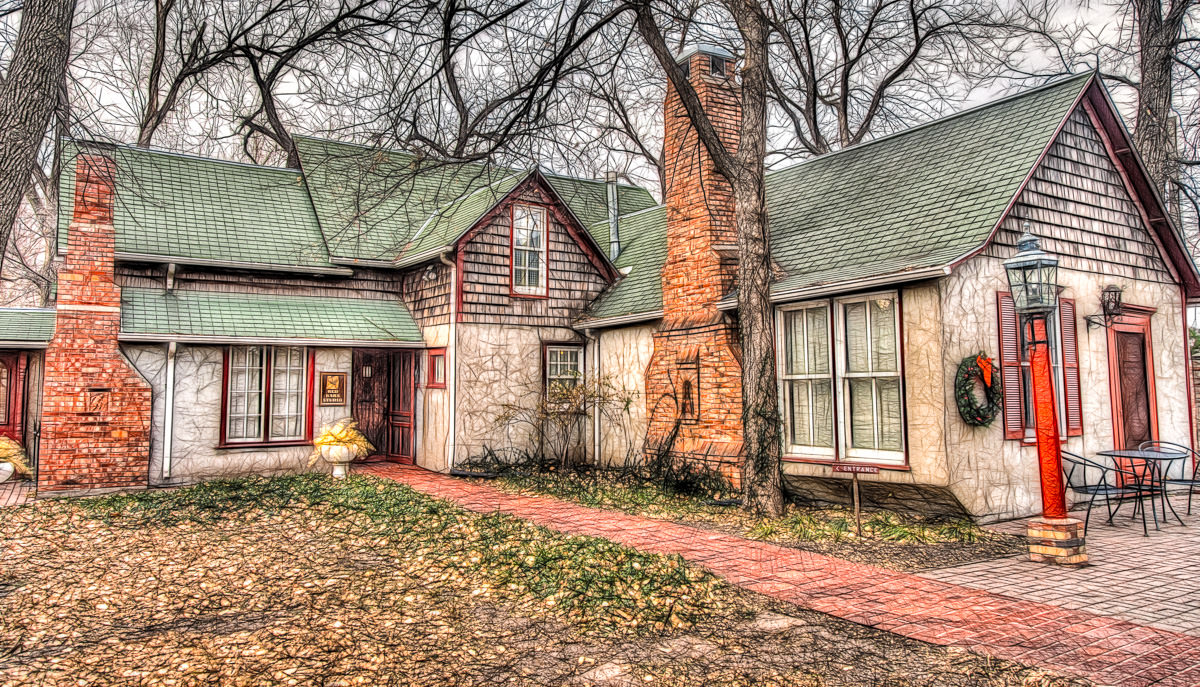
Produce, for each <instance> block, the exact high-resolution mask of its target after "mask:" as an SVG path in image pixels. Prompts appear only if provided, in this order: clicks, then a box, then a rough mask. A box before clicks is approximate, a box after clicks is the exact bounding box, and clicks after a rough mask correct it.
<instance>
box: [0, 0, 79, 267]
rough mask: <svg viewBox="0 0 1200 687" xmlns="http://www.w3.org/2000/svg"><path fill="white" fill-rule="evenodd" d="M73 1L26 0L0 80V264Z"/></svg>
mask: <svg viewBox="0 0 1200 687" xmlns="http://www.w3.org/2000/svg"><path fill="white" fill-rule="evenodd" d="M74 13H75V1H74V0H26V1H25V4H24V7H23V8H22V10H21V26H20V31H19V33H18V34H17V43H16V46H15V48H14V50H13V54H12V61H11V62H10V63H9V66H8V73H7V74H6V75H5V77H4V81H3V83H0V267H3V265H4V253H5V249H7V247H8V240H9V237H10V236H11V234H12V227H13V223H14V222H15V221H16V217H17V211H18V209H19V208H20V204H21V197H22V196H23V195H24V193H25V191H26V189H27V188H28V187H29V183H30V171H31V170H32V169H33V166H34V165H35V164H37V151H38V147H39V146H40V145H41V143H42V140H43V139H44V138H45V136H46V130H47V128H48V127H49V125H50V115H52V114H53V113H54V109H55V106H56V105H57V104H58V96H59V90H60V85H61V84H62V80H63V75H64V73H65V72H66V68H67V56H68V53H69V52H70V38H71V20H72V17H73V16H74Z"/></svg>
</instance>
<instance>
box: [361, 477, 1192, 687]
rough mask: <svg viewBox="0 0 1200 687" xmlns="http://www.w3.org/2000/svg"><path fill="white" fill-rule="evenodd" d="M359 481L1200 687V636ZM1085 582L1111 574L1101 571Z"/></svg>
mask: <svg viewBox="0 0 1200 687" xmlns="http://www.w3.org/2000/svg"><path fill="white" fill-rule="evenodd" d="M358 471H359V472H362V473H365V474H371V475H376V476H379V477H385V478H388V479H393V480H396V481H398V482H401V483H404V484H407V485H409V486H411V487H412V488H414V489H417V490H419V491H421V492H424V493H426V494H429V495H431V496H435V497H438V498H444V499H447V500H449V501H452V502H454V503H457V504H459V505H461V506H463V507H464V508H468V509H470V510H473V511H477V512H502V513H507V514H510V515H514V516H516V517H520V518H524V519H526V520H530V521H532V522H536V523H538V524H541V525H544V526H546V527H550V528H553V529H556V530H559V531H561V532H565V533H569V534H578V535H588V536H596V537H604V538H606V539H609V540H612V541H615V542H618V543H620V544H624V545H626V546H631V547H634V548H637V549H640V550H643V551H647V552H652V553H661V554H679V555H681V556H683V557H684V558H686V559H688V560H690V561H693V562H695V563H697V564H699V565H702V566H704V567H705V568H708V569H709V570H711V571H712V572H714V573H715V574H717V575H720V576H721V577H723V578H725V579H726V580H728V581H730V582H732V583H734V584H737V585H740V586H742V587H744V588H746V589H748V590H751V591H755V592H759V593H763V594H767V595H769V596H773V597H775V598H778V599H781V600H783V601H788V602H791V603H795V604H797V605H800V606H804V607H806V608H811V609H814V610H817V611H821V612H823V613H828V614H830V615H833V616H837V617H840V618H844V619H846V620H850V621H852V622H856V623H860V624H862V625H867V626H870V627H876V628H880V629H883V630H888V631H891V632H895V633H898V634H901V635H904V636H907V637H911V638H913V639H918V640H922V641H926V642H930V643H933V644H941V645H953V646H960V647H965V648H969V649H971V650H973V651H976V652H979V653H983V654H988V655H991V656H995V657H997V658H1004V659H1011V660H1016V661H1021V662H1023V663H1027V664H1033V665H1038V666H1042V667H1045V668H1048V669H1051V670H1056V671H1060V672H1063V673H1070V674H1075V675H1079V676H1081V677H1085V678H1089V679H1091V680H1093V681H1095V682H1097V683H1098V684H1101V685H1122V686H1123V687H1124V686H1133V687H1137V686H1143V685H1162V686H1174V687H1195V686H1196V685H1200V636H1196V635H1193V634H1189V633H1185V632H1177V631H1172V630H1170V629H1164V628H1161V627H1155V626H1150V625H1147V624H1142V623H1138V622H1130V621H1129V620H1125V619H1122V618H1118V617H1111V616H1109V615H1102V614H1099V613H1095V612H1089V611H1086V610H1074V609H1069V608H1064V607H1062V606H1057V605H1051V604H1049V603H1044V602H1040V601H1034V600H1029V599H1022V598H1017V597H1015V596H1010V595H1006V594H1000V593H995V592H992V591H988V590H985V589H978V588H974V587H971V586H966V585H963V584H952V583H950V582H946V581H942V580H937V579H931V578H929V577H923V576H918V575H912V574H907V573H900V572H895V571H891V570H885V569H882V568H877V567H874V566H869V565H862V564H858V563H851V562H848V561H843V560H839V559H835V558H830V557H828V556H822V555H819V554H814V553H810V552H807V551H800V550H798V549H789V548H786V547H781V546H776V545H772V544H766V543H762V542H754V541H749V540H746V539H741V538H739V537H733V536H729V535H724V534H719V533H715V532H707V531H704V530H699V529H695V528H691V527H686V526H683V525H677V524H674V523H670V522H665V521H662V520H653V519H649V518H641V517H636V516H631V515H626V514H623V513H615V512H611V511H604V510H598V509H594V508H586V507H583V506H577V505H574V504H570V503H566V502H564V501H559V500H557V499H552V498H546V497H536V496H519V495H513V494H506V493H503V492H500V491H498V490H496V489H494V488H492V487H490V486H487V485H485V484H475V483H469V482H466V481H463V480H458V479H454V478H452V477H449V476H446V475H442V474H438V473H433V472H428V471H426V470H423V469H421V468H416V467H411V466H400V465H393V464H375V465H366V466H361V467H359V468H358ZM1151 540H1153V537H1151ZM1160 551H1161V550H1160ZM1002 563H1005V564H1006V563H1008V561H1003V562H1002ZM993 564H994V563H993ZM1038 570H1041V571H1043V572H1046V573H1047V574H1049V572H1050V571H1049V569H1048V568H1040V569H1038ZM1088 571H1096V572H1097V573H1099V574H1104V572H1105V569H1104V568H1101V567H1096V568H1090V569H1089V570H1088ZM1107 584H1110V585H1113V583H1112V582H1111V581H1110V582H1108V583H1107ZM1114 586H1117V585H1114Z"/></svg>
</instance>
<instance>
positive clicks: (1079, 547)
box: [1025, 518, 1088, 565]
mask: <svg viewBox="0 0 1200 687" xmlns="http://www.w3.org/2000/svg"><path fill="white" fill-rule="evenodd" d="M1025 534H1026V536H1027V537H1028V540H1029V560H1031V561H1035V562H1038V563H1054V564H1055V565H1087V562H1088V556H1087V546H1086V545H1085V544H1084V541H1083V522H1081V521H1079V520H1076V519H1075V518H1066V519H1064V520H1057V519H1052V518H1034V519H1033V520H1030V521H1029V523H1028V524H1027V525H1026V530H1025Z"/></svg>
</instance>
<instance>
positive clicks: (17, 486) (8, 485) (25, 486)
mask: <svg viewBox="0 0 1200 687" xmlns="http://www.w3.org/2000/svg"><path fill="white" fill-rule="evenodd" d="M33 493H34V492H33V482H32V481H30V480H27V479H23V480H18V481H15V482H12V481H10V482H4V483H3V484H0V508H7V507H8V506H21V505H24V504H26V503H28V502H29V501H30V500H31V499H33Z"/></svg>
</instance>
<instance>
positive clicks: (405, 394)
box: [351, 350, 416, 463]
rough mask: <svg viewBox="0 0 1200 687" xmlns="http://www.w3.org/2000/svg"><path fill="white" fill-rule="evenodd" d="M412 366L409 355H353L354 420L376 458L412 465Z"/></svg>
mask: <svg viewBox="0 0 1200 687" xmlns="http://www.w3.org/2000/svg"><path fill="white" fill-rule="evenodd" d="M415 363H416V358H415V355H414V353H413V351H378V350H375V351H373V350H355V351H354V363H353V371H352V383H351V397H352V399H353V402H352V406H353V413H354V418H355V419H356V420H358V427H359V429H360V430H361V431H362V433H363V435H364V436H366V437H367V440H368V441H370V442H371V443H372V444H373V445H374V446H375V455H376V456H377V457H383V458H388V459H391V460H398V461H401V462H408V463H411V462H413V458H414V453H413V447H414V441H413V435H414V431H415V412H414V410H415V406H414V403H413V397H414V396H415V392H416V390H415V385H416V374H415V370H414V367H415Z"/></svg>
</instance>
